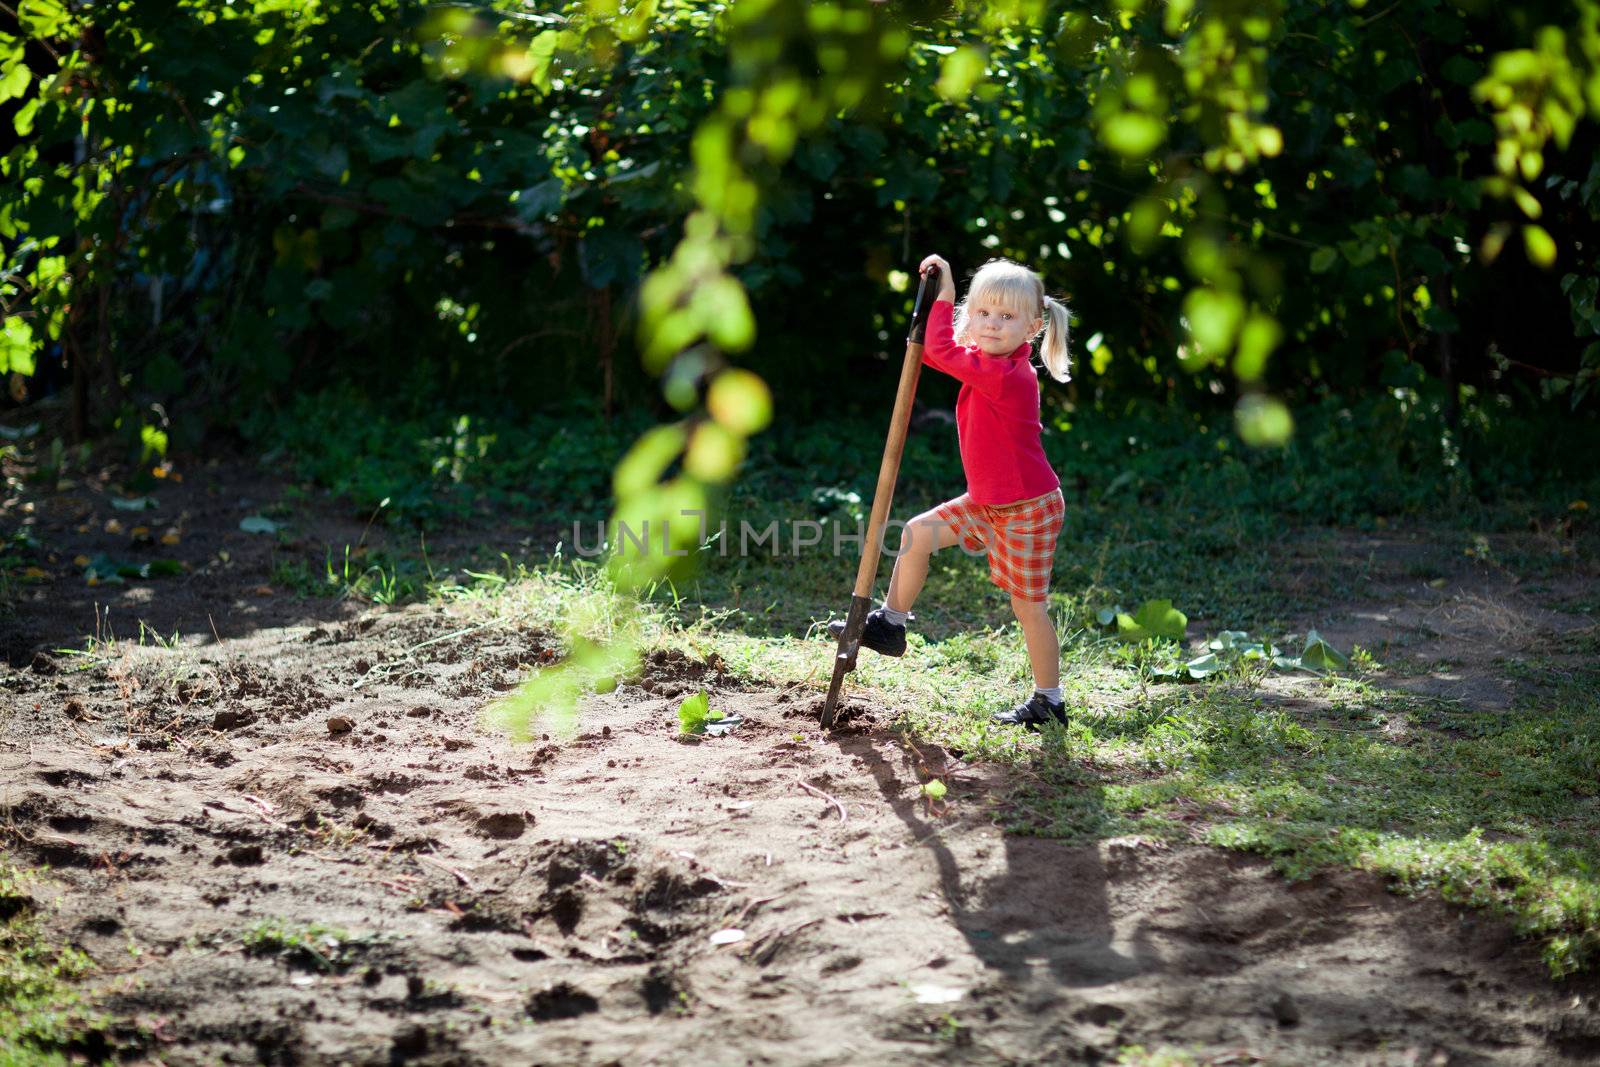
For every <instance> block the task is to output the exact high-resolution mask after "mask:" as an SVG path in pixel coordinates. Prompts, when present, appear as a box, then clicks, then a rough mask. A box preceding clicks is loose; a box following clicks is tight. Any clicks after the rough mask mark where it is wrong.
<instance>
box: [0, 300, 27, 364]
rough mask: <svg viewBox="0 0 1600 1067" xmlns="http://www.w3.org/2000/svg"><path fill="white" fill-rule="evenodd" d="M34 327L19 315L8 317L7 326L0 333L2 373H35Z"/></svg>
mask: <svg viewBox="0 0 1600 1067" xmlns="http://www.w3.org/2000/svg"><path fill="white" fill-rule="evenodd" d="M33 348H34V345H33V327H32V326H30V325H29V324H28V320H27V319H24V318H21V317H20V316H17V315H10V316H7V317H6V327H5V331H4V332H3V333H0V374H6V373H15V374H27V375H31V374H32V373H33Z"/></svg>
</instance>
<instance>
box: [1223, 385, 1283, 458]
mask: <svg viewBox="0 0 1600 1067" xmlns="http://www.w3.org/2000/svg"><path fill="white" fill-rule="evenodd" d="M1233 414H1234V426H1235V428H1236V429H1237V430H1238V432H1239V439H1240V440H1241V441H1243V442H1244V443H1245V444H1247V445H1251V446H1253V447H1255V448H1273V447H1279V446H1282V445H1286V444H1288V443H1289V438H1291V437H1293V436H1294V418H1293V416H1291V415H1290V414H1289V409H1288V407H1287V406H1285V405H1284V403H1283V401H1281V400H1279V399H1278V398H1277V397H1274V396H1262V395H1261V394H1259V393H1251V394H1249V395H1248V396H1244V397H1241V398H1240V400H1239V405H1238V407H1236V408H1235V409H1234V413H1233Z"/></svg>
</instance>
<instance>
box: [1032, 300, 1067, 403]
mask: <svg viewBox="0 0 1600 1067" xmlns="http://www.w3.org/2000/svg"><path fill="white" fill-rule="evenodd" d="M1043 317H1044V341H1043V343H1042V344H1040V346H1039V358H1040V359H1041V360H1043V361H1044V369H1045V370H1047V371H1049V372H1050V377H1052V378H1054V379H1055V380H1056V381H1058V382H1070V381H1072V364H1071V361H1070V358H1069V356H1068V353H1067V332H1068V329H1069V328H1070V325H1071V316H1069V315H1068V314H1067V306H1066V305H1065V304H1063V303H1062V302H1061V301H1059V300H1057V299H1056V298H1055V297H1052V296H1046V297H1045V298H1044V316H1043Z"/></svg>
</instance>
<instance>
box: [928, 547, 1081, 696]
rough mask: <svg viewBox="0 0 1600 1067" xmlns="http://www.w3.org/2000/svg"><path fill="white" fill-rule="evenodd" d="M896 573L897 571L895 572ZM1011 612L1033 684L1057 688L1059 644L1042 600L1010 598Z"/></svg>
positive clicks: (1048, 606) (1048, 611)
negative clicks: (1024, 646) (1025, 650)
mask: <svg viewBox="0 0 1600 1067" xmlns="http://www.w3.org/2000/svg"><path fill="white" fill-rule="evenodd" d="M897 569H898V568H897ZM1011 611H1012V613H1013V614H1015V615H1016V617H1017V622H1018V623H1019V624H1021V626H1022V636H1023V637H1024V638H1025V639H1026V640H1027V643H1028V661H1029V662H1030V663H1031V664H1032V665H1033V684H1034V686H1035V687H1036V688H1039V689H1054V688H1055V687H1056V686H1058V685H1060V684H1061V641H1060V639H1059V638H1057V637H1056V626H1055V623H1054V622H1053V621H1051V619H1050V605H1049V603H1048V602H1046V601H1042V600H1023V599H1022V598H1021V597H1018V596H1013V597H1012V598H1011Z"/></svg>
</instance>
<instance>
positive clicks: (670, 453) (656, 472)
mask: <svg viewBox="0 0 1600 1067" xmlns="http://www.w3.org/2000/svg"><path fill="white" fill-rule="evenodd" d="M685 443H686V438H685V435H684V430H683V427H682V426H677V425H672V426H657V427H655V428H654V429H652V430H650V431H649V432H647V433H646V434H645V435H644V436H643V437H641V438H639V440H638V441H636V442H634V445H633V447H632V448H630V449H629V450H628V454H627V455H626V456H623V457H622V462H620V463H618V464H617V468H616V471H615V472H614V473H613V474H612V476H611V489H612V492H613V493H615V494H616V497H617V499H618V500H619V501H622V500H626V499H627V498H628V497H631V496H633V495H635V494H636V493H641V492H644V491H645V490H646V489H649V488H650V487H651V486H653V485H655V484H656V483H657V482H658V481H660V479H661V475H662V474H663V473H665V471H666V469H667V467H668V466H670V465H671V464H672V461H673V460H675V459H677V458H678V455H679V454H680V453H681V452H682V451H683V448H684V445H685Z"/></svg>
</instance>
